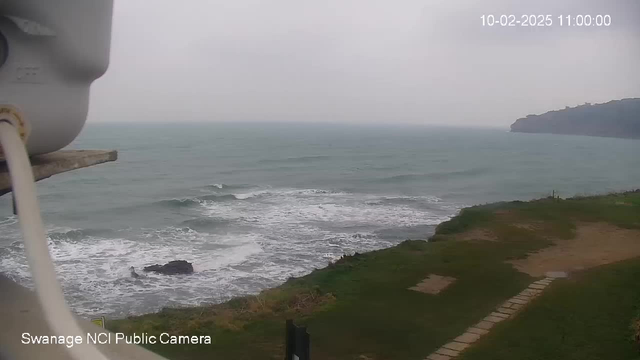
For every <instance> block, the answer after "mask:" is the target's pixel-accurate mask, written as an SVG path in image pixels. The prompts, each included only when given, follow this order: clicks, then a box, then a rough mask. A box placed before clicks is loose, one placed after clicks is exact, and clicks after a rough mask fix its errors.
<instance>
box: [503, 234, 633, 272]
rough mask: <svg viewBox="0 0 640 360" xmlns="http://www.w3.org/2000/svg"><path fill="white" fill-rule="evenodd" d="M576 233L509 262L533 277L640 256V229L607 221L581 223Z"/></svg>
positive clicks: (577, 269)
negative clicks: (571, 236) (622, 227)
mask: <svg viewBox="0 0 640 360" xmlns="http://www.w3.org/2000/svg"><path fill="white" fill-rule="evenodd" d="M576 228H577V229H576V236H575V237H574V238H573V239H569V240H554V245H553V246H550V247H548V248H545V249H542V250H540V251H538V252H536V253H533V254H530V255H529V256H528V257H527V258H525V259H521V260H513V261H509V263H511V264H512V265H513V266H514V267H515V268H516V269H518V270H519V271H522V272H524V273H527V274H529V275H531V276H534V277H539V276H544V274H545V273H547V272H548V271H556V270H559V271H566V272H569V273H570V272H574V271H579V270H584V269H588V268H592V267H595V266H599V265H604V264H609V263H614V262H617V261H621V260H626V259H630V258H633V257H638V256H640V231H638V230H628V229H621V228H619V227H616V226H614V225H611V224H607V223H580V224H577V225H576Z"/></svg>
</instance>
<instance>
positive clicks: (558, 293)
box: [459, 239, 640, 360]
mask: <svg viewBox="0 0 640 360" xmlns="http://www.w3.org/2000/svg"><path fill="white" fill-rule="evenodd" d="M639 240H640V239H639ZM639 278H640V261H639V260H638V259H632V260H628V261H623V262H620V263H616V264H609V265H605V266H601V267H598V268H594V269H590V270H587V271H585V272H583V273H582V274H580V275H579V276H576V277H575V278H573V277H572V278H571V279H567V280H557V281H556V282H555V283H554V284H552V286H551V287H550V288H549V289H547V290H546V291H545V292H544V293H543V295H542V296H541V297H540V298H538V299H536V300H535V301H534V302H532V303H531V304H530V305H529V306H528V307H527V308H526V309H525V310H524V311H523V312H522V313H520V314H519V315H518V316H517V317H515V318H514V319H512V320H509V321H505V322H502V323H500V324H498V325H497V326H496V327H495V328H494V329H493V330H492V332H491V333H489V334H488V335H487V336H486V337H485V338H483V339H482V341H480V342H478V343H477V344H476V345H474V346H473V347H471V348H470V349H469V350H468V351H466V352H464V353H463V356H461V357H460V358H459V359H460V360H501V359H504V360H511V359H519V360H539V359H545V360H556V359H557V360H602V359H607V360H625V359H640V355H639V353H638V348H637V345H635V344H634V343H633V341H632V334H633V331H632V329H631V324H632V320H633V319H634V317H635V316H636V315H637V314H638V311H639V310H640V286H638V281H637V279H639Z"/></svg>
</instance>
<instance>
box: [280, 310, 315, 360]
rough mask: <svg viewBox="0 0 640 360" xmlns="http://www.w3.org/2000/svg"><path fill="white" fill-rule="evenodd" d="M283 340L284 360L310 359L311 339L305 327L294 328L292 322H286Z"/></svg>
mask: <svg viewBox="0 0 640 360" xmlns="http://www.w3.org/2000/svg"><path fill="white" fill-rule="evenodd" d="M285 339H286V342H285V355H284V359H285V360H310V359H311V347H310V345H311V339H310V336H309V333H308V332H307V328H306V327H304V326H300V327H298V326H295V325H294V324H293V320H287V322H286V329H285Z"/></svg>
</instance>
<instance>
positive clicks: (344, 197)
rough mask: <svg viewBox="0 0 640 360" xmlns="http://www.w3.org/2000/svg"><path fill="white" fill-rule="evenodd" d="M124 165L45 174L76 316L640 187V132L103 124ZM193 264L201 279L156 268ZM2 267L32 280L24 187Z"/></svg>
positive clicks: (55, 244) (58, 253)
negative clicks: (151, 268) (468, 214)
mask: <svg viewBox="0 0 640 360" xmlns="http://www.w3.org/2000/svg"><path fill="white" fill-rule="evenodd" d="M69 148H71V149H116V150H118V152H119V157H118V160H117V161H116V162H113V163H107V164H102V165H98V166H94V167H91V168H85V169H80V170H76V171H72V172H69V173H64V174H60V175H56V176H53V177H51V178H49V179H46V180H42V181H40V182H39V183H38V193H39V199H40V204H41V208H42V216H43V219H44V221H45V223H46V230H47V233H48V235H47V236H48V244H49V250H50V252H51V256H52V257H53V259H54V261H55V265H56V270H57V275H58V278H59V280H60V281H61V283H62V286H63V289H64V293H65V296H66V299H67V301H68V303H69V305H70V307H71V308H72V310H73V311H74V312H75V313H77V314H79V315H80V316H84V317H92V316H100V315H102V316H107V317H108V318H121V317H125V316H129V315H137V314H144V313H149V312H154V311H158V310H160V309H161V308H163V307H183V306H192V305H202V304H211V303H219V302H222V301H225V300H228V299H230V298H232V297H236V296H241V295H247V294H256V293H259V292H260V291H261V290H264V289H266V288H270V287H274V286H277V285H279V284H281V283H283V282H284V281H286V280H287V279H288V278H289V277H298V276H302V275H305V274H307V273H309V272H311V271H313V270H314V269H317V268H322V267H325V266H326V265H327V264H328V263H329V262H330V261H334V260H336V259H338V258H340V257H341V256H342V255H344V254H353V253H355V252H360V253H362V252H367V251H373V250H377V249H384V248H388V247H391V246H394V245H396V244H399V243H400V242H402V241H404V240H407V239H420V240H426V239H428V238H429V236H431V235H432V234H433V232H434V229H435V227H436V225H438V224H439V223H440V222H442V221H446V220H447V219H450V218H451V217H452V216H454V215H456V213H458V212H459V211H460V209H462V208H464V207H466V206H470V205H474V204H482V203H488V202H495V201H506V200H529V199H534V198H540V197H544V196H549V195H550V194H551V193H552V192H553V191H555V192H556V193H558V194H559V195H560V196H561V197H570V196H575V195H592V194H601V193H607V192H611V191H621V190H631V189H635V188H640V156H639V155H640V141H638V140H628V139H614V138H598V137H584V136H567V135H549V134H521V133H510V132H508V129H502V128H451V127H432V126H419V125H357V124H350V125H346V124H305V123H178V122H174V123H118V124H115V123H113V124H101V123H97V124H94V123H89V124H87V125H86V126H85V128H84V129H83V131H82V133H81V134H80V135H79V137H78V138H77V139H76V140H75V141H74V142H73V144H72V145H70V147H69ZM171 260H187V261H189V262H192V263H193V266H194V269H195V272H194V273H193V274H191V275H177V276H164V275H154V274H146V277H143V278H139V279H134V278H132V277H131V276H130V271H129V267H130V266H134V267H135V268H136V269H137V272H138V273H142V268H143V267H144V266H147V265H152V264H164V263H166V262H169V261H171ZM0 272H2V273H3V274H5V275H6V276H9V277H10V278H11V279H13V280H14V281H17V282H18V283H20V284H22V285H24V286H27V287H33V284H32V282H31V278H30V273H29V267H28V265H27V261H26V258H25V254H24V247H23V244H22V240H21V235H20V231H19V228H18V219H17V217H16V216H14V215H13V214H12V206H11V196H10V195H6V196H3V197H2V198H0Z"/></svg>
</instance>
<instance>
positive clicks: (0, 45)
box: [0, 0, 113, 155]
mask: <svg viewBox="0 0 640 360" xmlns="http://www.w3.org/2000/svg"><path fill="white" fill-rule="evenodd" d="M112 13H113V0H46V1H42V0H0V109H2V108H3V107H7V108H12V109H15V111H17V112H18V113H19V115H20V117H21V119H22V121H24V122H25V123H26V127H27V128H28V129H29V132H30V134H29V135H28V139H27V140H26V147H27V152H28V153H29V155H38V154H45V153H49V152H53V151H57V150H59V149H62V148H63V147H65V146H67V145H69V143H71V142H72V141H73V139H75V138H76V136H77V135H78V134H79V133H80V131H81V130H82V127H83V126H84V123H85V121H86V118H87V112H88V108H89V87H90V85H91V83H92V82H93V81H94V80H96V79H97V78H99V77H100V76H102V75H103V74H104V73H105V71H106V70H107V67H108V66H109V49H110V45H111V44H110V43H111V21H112Z"/></svg>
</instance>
